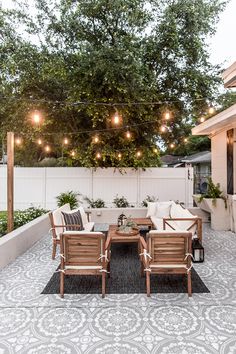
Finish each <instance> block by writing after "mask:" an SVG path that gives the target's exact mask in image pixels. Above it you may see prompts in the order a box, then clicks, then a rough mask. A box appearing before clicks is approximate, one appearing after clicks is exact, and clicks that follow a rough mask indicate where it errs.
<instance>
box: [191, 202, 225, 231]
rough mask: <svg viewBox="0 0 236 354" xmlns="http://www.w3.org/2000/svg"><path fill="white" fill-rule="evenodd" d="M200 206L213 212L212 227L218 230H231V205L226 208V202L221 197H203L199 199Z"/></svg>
mask: <svg viewBox="0 0 236 354" xmlns="http://www.w3.org/2000/svg"><path fill="white" fill-rule="evenodd" d="M198 206H199V207H200V208H201V209H202V210H204V211H207V212H208V213H210V214H211V228H212V229H213V230H216V231H220V230H221V231H223V230H224V231H227V230H230V214H229V207H227V208H225V202H224V200H223V199H221V198H216V199H211V198H203V200H202V201H201V202H199V201H198Z"/></svg>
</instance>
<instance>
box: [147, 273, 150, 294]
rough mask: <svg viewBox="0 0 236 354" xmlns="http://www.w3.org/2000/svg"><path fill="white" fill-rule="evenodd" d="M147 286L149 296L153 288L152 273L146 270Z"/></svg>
mask: <svg viewBox="0 0 236 354" xmlns="http://www.w3.org/2000/svg"><path fill="white" fill-rule="evenodd" d="M146 287H147V296H148V297H150V296H151V295H150V293H151V289H150V273H149V272H146Z"/></svg>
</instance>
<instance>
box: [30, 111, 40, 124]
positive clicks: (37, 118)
mask: <svg viewBox="0 0 236 354" xmlns="http://www.w3.org/2000/svg"><path fill="white" fill-rule="evenodd" d="M32 120H33V123H34V124H40V123H41V116H40V114H39V113H38V112H35V113H34V114H33V116H32Z"/></svg>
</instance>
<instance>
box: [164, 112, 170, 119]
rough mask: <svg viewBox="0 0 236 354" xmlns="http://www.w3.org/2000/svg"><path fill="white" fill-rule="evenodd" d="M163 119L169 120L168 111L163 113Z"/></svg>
mask: <svg viewBox="0 0 236 354" xmlns="http://www.w3.org/2000/svg"><path fill="white" fill-rule="evenodd" d="M164 118H165V119H166V120H169V119H170V112H169V111H167V112H165V114H164Z"/></svg>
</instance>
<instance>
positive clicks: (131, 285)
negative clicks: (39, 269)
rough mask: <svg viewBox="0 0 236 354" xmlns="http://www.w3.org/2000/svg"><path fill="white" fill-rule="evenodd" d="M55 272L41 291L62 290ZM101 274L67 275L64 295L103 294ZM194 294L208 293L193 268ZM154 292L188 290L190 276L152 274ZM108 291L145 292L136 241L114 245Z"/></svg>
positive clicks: (184, 291) (56, 292)
mask: <svg viewBox="0 0 236 354" xmlns="http://www.w3.org/2000/svg"><path fill="white" fill-rule="evenodd" d="M59 274H60V273H58V272H57V273H54V274H53V276H52V277H51V279H50V280H49V282H48V284H47V285H46V287H45V288H44V290H43V291H42V294H58V293H59V277H60V275H59ZM101 283H102V282H101V277H99V276H81V275H71V276H66V277H65V294H100V293H101ZM192 291H193V293H209V292H210V291H209V289H208V288H207V287H206V285H205V284H204V283H203V281H202V280H201V278H200V277H199V275H198V274H197V272H196V271H195V270H194V269H193V268H192ZM151 292H152V293H186V292H187V278H186V276H183V275H151ZM106 293H107V294H143V293H146V286H145V277H141V276H140V261H139V257H138V250H137V244H113V245H112V248H111V273H110V278H108V277H107V281H106Z"/></svg>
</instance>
